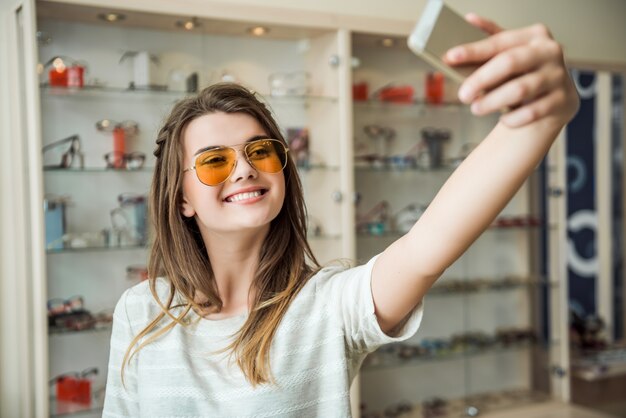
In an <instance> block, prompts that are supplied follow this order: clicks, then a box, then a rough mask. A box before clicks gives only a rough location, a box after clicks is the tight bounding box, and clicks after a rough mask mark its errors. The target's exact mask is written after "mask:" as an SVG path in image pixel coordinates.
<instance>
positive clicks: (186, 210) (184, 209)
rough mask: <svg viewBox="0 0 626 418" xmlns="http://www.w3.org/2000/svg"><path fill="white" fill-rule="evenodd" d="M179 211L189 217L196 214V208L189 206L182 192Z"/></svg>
mask: <svg viewBox="0 0 626 418" xmlns="http://www.w3.org/2000/svg"><path fill="white" fill-rule="evenodd" d="M180 213H182V214H183V216H186V217H187V218H191V217H193V216H194V215H195V214H196V210H195V209H194V208H193V206H191V204H190V203H189V201H188V200H187V198H186V197H185V195H184V194H183V201H182V203H181V204H180Z"/></svg>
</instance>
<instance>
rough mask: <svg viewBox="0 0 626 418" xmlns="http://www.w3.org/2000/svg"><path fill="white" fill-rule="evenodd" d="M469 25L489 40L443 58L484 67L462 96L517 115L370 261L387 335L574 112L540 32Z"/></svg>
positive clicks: (574, 100)
mask: <svg viewBox="0 0 626 418" xmlns="http://www.w3.org/2000/svg"><path fill="white" fill-rule="evenodd" d="M466 19H467V20H468V21H470V22H471V23H473V24H475V25H476V26H479V27H481V28H483V29H484V30H486V31H488V32H490V33H491V34H492V36H490V37H489V38H487V39H485V40H482V41H479V42H476V43H473V44H467V45H463V46H461V47H457V48H454V49H452V50H451V51H449V53H448V55H447V56H446V59H447V60H448V61H449V62H450V63H452V64H462V63H464V62H478V63H484V64H483V65H481V67H480V68H479V69H478V70H476V71H475V72H474V73H473V74H472V75H471V76H470V77H468V79H467V80H466V81H465V82H464V83H463V84H462V86H461V88H460V90H459V98H460V99H461V100H462V101H463V102H464V103H467V104H470V103H471V104H472V112H473V113H474V114H476V115H483V114H487V113H491V112H494V111H497V110H498V109H505V108H506V109H513V110H510V111H509V112H507V113H505V114H503V115H502V116H501V118H500V121H499V122H498V124H497V125H496V127H495V128H494V129H493V130H492V131H491V132H490V133H489V135H488V136H487V137H486V138H485V139H484V140H483V141H482V142H481V143H480V145H479V146H478V147H477V148H476V149H475V150H474V151H473V152H472V153H471V154H470V155H469V156H468V157H467V158H466V159H465V160H464V161H463V163H462V164H461V165H460V166H459V167H458V168H457V169H456V171H455V172H454V173H453V174H452V175H451V176H450V178H449V179H448V180H447V181H446V183H445V184H444V185H443V187H442V188H441V190H440V191H439V192H438V194H437V195H436V196H435V198H434V199H433V201H432V202H431V203H430V205H429V206H428V209H427V210H426V211H425V212H424V214H423V215H422V216H421V218H420V219H419V221H418V222H417V223H416V224H415V225H414V226H413V228H412V229H411V231H410V232H409V233H408V234H406V235H405V236H403V237H402V238H400V239H399V240H397V241H396V242H394V243H393V244H392V245H390V246H389V247H388V248H387V249H386V250H385V251H384V252H383V253H382V254H381V256H380V257H379V258H378V259H377V260H376V264H375V266H374V269H373V273H372V293H373V298H374V305H375V308H376V316H377V319H378V322H379V324H380V326H381V328H382V329H383V331H385V332H390V331H392V330H393V329H394V328H395V327H396V326H397V325H398V324H399V323H401V321H402V320H403V319H404V317H405V316H406V315H407V314H408V313H409V312H411V310H413V308H415V306H417V304H419V303H420V301H421V300H422V298H423V297H424V295H425V294H426V292H427V291H428V289H430V287H431V286H432V285H433V283H434V282H435V280H437V278H438V277H440V276H441V274H442V273H443V272H444V271H445V270H446V269H447V268H448V267H449V266H450V265H451V264H452V263H453V262H454V261H455V260H457V259H458V258H459V257H460V256H461V255H462V254H463V253H464V252H465V250H467V248H468V247H469V246H470V245H471V244H472V243H473V242H474V241H475V240H476V239H477V238H478V237H479V236H480V234H481V233H482V232H483V231H484V230H485V229H486V228H487V227H488V226H489V225H490V224H491V222H492V221H493V220H494V219H495V217H496V216H497V215H498V213H500V211H501V210H502V209H503V208H504V207H505V205H506V204H507V203H508V202H509V200H510V199H511V198H512V197H513V196H514V195H515V193H516V192H517V191H518V190H519V188H520V187H521V185H522V184H523V183H524V181H525V180H526V179H527V178H528V176H529V175H530V174H531V172H532V171H533V170H534V169H535V167H536V166H537V165H538V164H539V163H540V162H541V160H542V159H543V157H544V156H545V155H546V153H547V152H548V150H549V149H550V146H551V145H552V143H553V142H554V140H555V138H556V137H557V135H558V133H559V132H560V130H561V129H562V128H563V126H564V125H565V124H566V123H567V122H568V121H569V120H570V119H571V118H572V117H573V116H574V114H575V113H576V111H577V110H578V105H579V104H578V103H579V101H578V96H577V93H576V89H575V87H574V84H573V82H572V81H571V79H570V78H569V75H568V72H567V69H566V67H565V63H564V60H563V52H562V49H561V47H560V45H559V44H558V43H557V42H555V41H554V40H553V39H552V36H551V34H550V32H549V31H548V29H547V28H546V27H545V26H543V25H534V26H531V27H527V28H523V29H518V30H511V31H501V30H500V29H499V28H498V27H497V26H496V25H495V24H494V23H493V22H489V21H487V20H484V19H482V18H480V17H478V16H476V15H468V16H466Z"/></svg>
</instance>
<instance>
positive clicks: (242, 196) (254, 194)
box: [228, 190, 261, 202]
mask: <svg viewBox="0 0 626 418" xmlns="http://www.w3.org/2000/svg"><path fill="white" fill-rule="evenodd" d="M258 196H261V191H260V190H257V191H255V192H249V193H239V194H236V195H234V196H230V197H229V198H228V201H229V202H239V201H241V200H246V199H251V198H253V197H258Z"/></svg>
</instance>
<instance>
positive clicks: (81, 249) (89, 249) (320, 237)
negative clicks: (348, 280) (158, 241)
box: [46, 234, 341, 254]
mask: <svg viewBox="0 0 626 418" xmlns="http://www.w3.org/2000/svg"><path fill="white" fill-rule="evenodd" d="M307 238H308V239H309V240H311V241H316V240H317V241H321V240H338V239H341V235H339V234H321V235H310V236H308V237H307ZM148 249H150V246H149V245H118V246H110V247H105V246H87V247H76V248H58V249H46V253H47V254H64V253H87V252H100V251H102V252H105V251H122V250H148Z"/></svg>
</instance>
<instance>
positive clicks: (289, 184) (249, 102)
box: [122, 83, 319, 385]
mask: <svg viewBox="0 0 626 418" xmlns="http://www.w3.org/2000/svg"><path fill="white" fill-rule="evenodd" d="M214 112H224V113H245V114H248V115H250V116H252V117H253V118H255V119H256V120H257V121H258V122H259V123H260V124H261V126H262V127H263V129H264V130H265V132H266V133H267V135H269V136H270V137H271V138H276V139H278V140H280V141H282V142H283V143H284V142H285V139H284V138H283V136H282V134H281V132H280V129H279V127H278V124H277V123H276V121H275V120H274V118H273V117H272V114H271V112H270V110H269V109H268V107H267V106H266V105H265V104H264V103H263V102H261V101H260V100H258V99H257V97H256V96H255V93H253V92H251V91H249V90H247V89H246V88H244V87H242V86H240V85H237V84H234V83H219V84H215V85H212V86H210V87H208V88H206V89H204V90H202V91H201V92H200V93H198V94H197V95H195V96H192V97H189V98H186V99H183V100H181V101H179V102H178V103H177V104H176V105H175V106H174V108H173V109H172V111H171V113H170V115H169V116H168V118H167V120H166V121H165V123H164V124H163V126H162V128H161V129H160V131H159V134H158V138H157V141H156V144H157V147H156V150H155V151H154V155H155V156H156V167H155V172H154V177H153V180H152V186H151V190H150V197H149V212H150V219H151V222H152V224H153V226H154V230H155V235H154V242H153V245H152V249H151V253H150V259H149V263H148V276H149V281H150V283H149V285H150V290H151V292H152V295H153V297H154V298H155V300H156V302H157V303H158V305H159V306H160V308H161V312H160V313H159V315H158V316H157V317H156V318H155V319H154V320H153V321H152V322H151V323H150V324H148V325H147V326H146V327H145V328H144V329H143V330H142V331H141V332H140V333H139V334H138V335H137V336H136V337H135V338H134V339H133V341H132V342H131V344H130V346H129V347H128V349H127V350H126V354H125V356H124V361H123V362H122V382H123V379H124V367H125V366H126V365H127V364H130V361H131V359H132V357H133V356H134V355H135V354H137V352H139V350H141V348H143V347H144V346H145V345H147V344H149V343H151V342H153V341H154V340H156V339H157V338H159V337H160V336H161V335H163V334H165V333H167V332H168V331H169V330H171V329H172V328H173V327H175V326H176V324H179V325H181V326H185V323H184V322H183V321H182V319H183V318H184V317H185V316H186V315H187V314H188V313H189V311H190V310H191V309H195V310H198V311H199V310H200V308H201V306H200V305H199V304H198V303H197V301H196V296H197V295H198V293H200V294H201V295H203V296H205V297H206V302H204V303H202V307H204V308H206V307H210V308H213V309H215V310H217V311H219V310H221V308H222V301H221V299H220V297H219V294H218V291H217V285H216V282H215V278H214V275H213V271H212V268H211V260H209V257H208V255H207V252H206V249H205V246H204V242H203V241H202V237H201V236H200V233H199V229H198V226H197V223H196V220H195V218H187V217H185V216H183V214H182V213H181V210H180V208H181V205H182V178H183V146H182V134H183V132H184V129H185V127H186V126H187V125H188V124H189V122H191V121H192V120H194V119H196V118H198V117H200V116H202V115H205V114H209V113H214ZM284 175H285V191H286V192H285V200H284V202H283V206H282V208H281V210H280V212H279V214H278V216H277V217H276V218H275V219H274V220H272V222H271V224H270V231H269V233H268V235H267V236H266V238H265V240H264V242H263V245H262V247H261V253H260V255H259V266H258V268H257V271H256V274H255V277H254V280H253V283H252V286H253V287H254V290H255V292H254V301H253V304H252V306H251V309H250V314H249V316H248V318H247V320H246V322H245V323H244V325H243V326H242V328H241V329H240V330H239V332H238V333H237V334H236V336H235V339H234V341H233V342H232V344H230V345H229V346H228V347H227V348H226V350H231V353H232V354H233V355H235V356H236V360H237V364H238V365H239V367H240V368H241V370H242V371H243V373H244V375H245V376H246V379H248V381H249V382H250V383H251V384H252V385H257V384H262V383H267V382H270V381H273V378H272V375H271V370H270V364H269V359H270V356H269V350H270V345H271V342H272V339H273V338H274V335H275V333H276V328H277V327H278V324H279V323H280V321H281V319H282V318H283V316H284V315H285V312H286V311H287V308H288V307H289V305H290V303H291V301H292V300H293V299H294V297H295V296H296V295H297V293H298V292H299V291H300V289H302V287H303V286H304V284H305V283H306V282H307V281H308V279H309V278H310V277H311V276H312V275H313V273H314V272H315V271H317V270H318V269H319V263H318V262H317V260H316V258H315V256H314V255H313V252H312V251H311V248H310V246H309V244H308V242H307V240H306V230H307V212H306V207H305V204H304V195H303V190H302V184H301V183H300V178H299V176H298V172H297V170H296V166H295V164H294V162H293V161H292V160H291V158H289V159H288V163H287V166H286V167H285V169H284ZM307 258H308V260H307ZM157 277H166V278H167V280H168V281H169V283H170V292H169V296H168V298H167V301H166V302H165V303H163V302H162V301H161V300H160V299H159V297H158V295H157V291H156V286H155V283H156V278H157ZM177 292H178V294H179V295H180V296H182V297H183V300H184V303H183V304H182V306H183V308H184V309H183V310H182V312H181V313H180V314H177V315H176V314H173V313H172V310H173V309H174V308H177V307H180V306H181V305H176V306H172V303H173V301H174V297H175V295H176V293H177ZM165 316H168V317H169V318H170V319H171V322H169V323H168V324H167V325H166V326H165V327H162V328H161V327H159V328H160V329H159V330H156V331H155V328H156V327H157V325H158V324H159V322H160V321H161V320H162V319H163V318H164V317H165ZM153 331H154V332H153ZM144 336H147V338H146V339H145V340H144V341H143V342H141V343H140V340H141V339H142V338H143V337H144Z"/></svg>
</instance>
